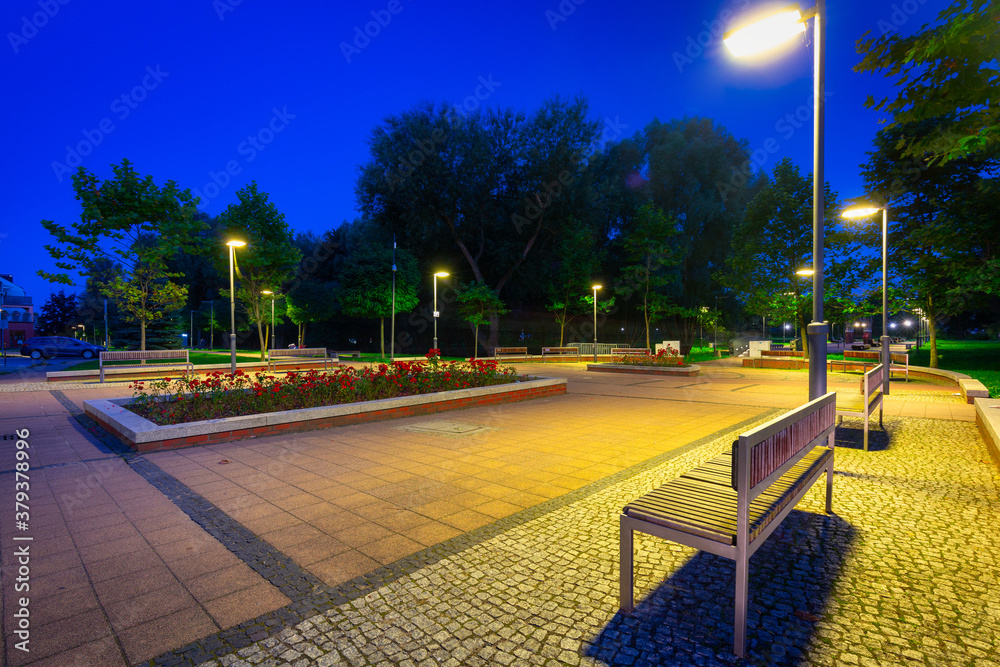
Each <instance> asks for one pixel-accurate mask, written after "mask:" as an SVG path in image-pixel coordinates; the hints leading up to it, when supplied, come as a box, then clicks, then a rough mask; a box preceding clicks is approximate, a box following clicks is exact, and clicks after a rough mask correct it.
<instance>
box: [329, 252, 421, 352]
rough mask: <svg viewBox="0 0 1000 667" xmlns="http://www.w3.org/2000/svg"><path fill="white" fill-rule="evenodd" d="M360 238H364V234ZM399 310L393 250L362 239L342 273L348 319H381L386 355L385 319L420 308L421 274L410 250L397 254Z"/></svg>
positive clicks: (381, 342)
mask: <svg viewBox="0 0 1000 667" xmlns="http://www.w3.org/2000/svg"><path fill="white" fill-rule="evenodd" d="M358 236H361V235H360V234H359V235H358ZM396 269H397V270H396V310H395V312H394V311H393V309H392V248H391V247H389V246H388V244H383V243H378V241H377V240H372V239H361V240H360V241H359V242H358V243H357V244H356V245H355V246H354V247H351V248H349V249H348V253H347V258H346V259H345V260H344V265H343V268H342V270H341V273H340V290H339V300H340V305H341V309H342V310H343V312H344V314H345V315H347V316H348V317H363V318H372V319H375V318H377V319H378V321H379V346H380V347H379V349H380V351H381V353H382V356H383V357H384V356H385V318H387V317H393V316H394V315H395V314H396V313H405V312H407V311H410V310H412V309H413V308H414V307H416V305H417V301H418V300H417V286H418V285H419V284H420V273H419V271H418V270H417V260H416V259H414V257H413V255H412V254H410V253H409V252H408V251H406V250H403V249H399V250H397V251H396Z"/></svg>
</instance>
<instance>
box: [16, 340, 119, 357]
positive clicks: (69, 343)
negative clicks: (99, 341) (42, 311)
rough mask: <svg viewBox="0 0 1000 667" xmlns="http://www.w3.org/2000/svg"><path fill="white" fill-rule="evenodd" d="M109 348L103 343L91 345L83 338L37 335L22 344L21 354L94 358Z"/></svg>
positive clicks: (27, 355) (23, 355)
mask: <svg viewBox="0 0 1000 667" xmlns="http://www.w3.org/2000/svg"><path fill="white" fill-rule="evenodd" d="M107 349H108V348H106V347H104V346H103V345H91V344H90V343H87V342H85V341H82V340H77V339H75V338H68V337H66V336H35V337H34V338H29V339H28V340H26V341H24V345H22V346H21V356H22V357H31V358H32V359H41V358H42V357H45V358H46V359H49V358H51V357H83V358H84V359H93V358H94V357H96V356H97V355H98V354H100V353H101V352H104V351H106V350H107Z"/></svg>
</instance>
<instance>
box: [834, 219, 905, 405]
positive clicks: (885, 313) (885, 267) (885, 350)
mask: <svg viewBox="0 0 1000 667" xmlns="http://www.w3.org/2000/svg"><path fill="white" fill-rule="evenodd" d="M879 211H882V337H881V338H880V339H879V344H880V346H881V348H882V350H881V351H882V368H883V370H884V371H885V373H884V374H883V376H882V378H883V380H882V393H883V394H885V395H888V394H889V364H890V363H891V361H892V356H891V355H890V352H889V346H890V344H891V342H892V339H891V338H889V297H888V293H887V291H886V290H887V285H888V284H889V252H888V250H889V245H888V234H889V209H888V208H887V207H885V206H871V205H861V206H855V207H852V208H849V209H847V210H846V211H844V212H843V213H841V214H840V215H841V217H843V218H846V219H848V220H856V219H858V218H867V217H869V216H872V215H875V214H876V213H878V212H879Z"/></svg>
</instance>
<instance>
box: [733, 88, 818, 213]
mask: <svg viewBox="0 0 1000 667" xmlns="http://www.w3.org/2000/svg"><path fill="white" fill-rule="evenodd" d="M831 97H833V93H832V92H831V91H829V90H827V91H824V93H823V100H824V102H825V101H826V100H828V99H830V98H831ZM813 100H814V97H813V96H812V95H810V96H809V99H808V100H806V101H805V102H804V103H802V104H800V105H799V106H797V107H796V108H795V110H794V111H791V112H789V113H786V114H785V115H784V116H781V117H779V118H778V120H777V121H775V123H774V131H775V132H777V133H778V135H779V136H780V137H781V138H782V139H784V140H785V141H788V140H789V139H791V138H792V137H794V136H795V133H796V132H798V131H799V130H800V129H802V128H803V127H808V128H810V129H811V125H810V124H809V123H810V121H812V119H813V115H814V114H815V113H816V104H815V103H814V101H813ZM780 150H781V143H780V142H779V141H778V138H777V137H774V136H771V137H768V138H767V139H765V140H764V141H763V142H761V143H760V146H759V147H758V148H755V149H754V150H753V151H752V152H751V153H750V159H749V160H747V161H746V162H744V163H743V164H741V165H740V166H739V167H735V168H734V169H733V173H732V176H731V177H730V178H729V183H725V182H723V181H716V183H715V189H716V191H717V192H718V193H719V197H720V198H721V199H722V201H723V202H725V201H727V200H728V199H729V195H730V194H732V193H733V192H736V191H737V190H738V189H740V188H742V187H743V186H744V185H746V183H747V180H749V178H750V177H751V176H752V175H753V172H754V168H755V167H756V169H757V170H758V171H759V170H761V169H763V168H764V165H766V164H767V163H768V161H770V159H771V156H772V155H774V154H775V153H777V152H778V151H780Z"/></svg>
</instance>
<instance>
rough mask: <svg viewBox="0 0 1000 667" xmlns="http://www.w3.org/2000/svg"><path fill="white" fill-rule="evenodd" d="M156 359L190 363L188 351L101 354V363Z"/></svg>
mask: <svg viewBox="0 0 1000 667" xmlns="http://www.w3.org/2000/svg"><path fill="white" fill-rule="evenodd" d="M156 359H183V360H184V361H190V357H189V356H188V350H129V351H127V352H101V361H150V360H156Z"/></svg>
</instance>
